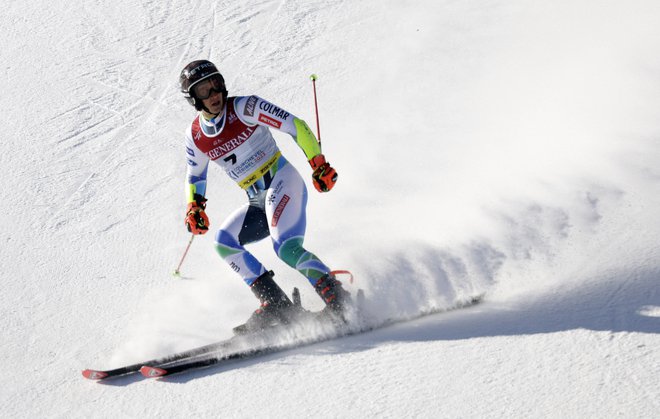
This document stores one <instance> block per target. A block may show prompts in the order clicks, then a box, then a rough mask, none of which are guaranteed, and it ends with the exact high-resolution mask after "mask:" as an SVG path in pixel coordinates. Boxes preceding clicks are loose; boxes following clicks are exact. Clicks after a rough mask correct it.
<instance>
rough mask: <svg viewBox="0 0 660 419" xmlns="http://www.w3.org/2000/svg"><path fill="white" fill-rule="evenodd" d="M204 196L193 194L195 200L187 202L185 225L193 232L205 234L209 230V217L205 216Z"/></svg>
mask: <svg viewBox="0 0 660 419" xmlns="http://www.w3.org/2000/svg"><path fill="white" fill-rule="evenodd" d="M205 208H206V198H204V197H203V196H202V195H198V194H195V200H194V201H192V202H189V203H188V209H187V210H186V221H185V223H186V227H187V228H188V231H190V232H191V233H193V234H206V232H207V231H209V225H210V223H209V217H207V216H206V213H205V212H204V209H205Z"/></svg>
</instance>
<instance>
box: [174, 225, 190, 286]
mask: <svg viewBox="0 0 660 419" xmlns="http://www.w3.org/2000/svg"><path fill="white" fill-rule="evenodd" d="M194 238H195V235H194V234H191V235H190V240H188V246H186V250H185V251H184V252H183V256H181V261H180V262H179V266H177V267H176V269H175V270H174V276H180V275H181V272H179V269H181V265H183V260H184V259H185V258H186V255H187V254H188V250H189V249H190V245H191V244H192V242H193V239H194Z"/></svg>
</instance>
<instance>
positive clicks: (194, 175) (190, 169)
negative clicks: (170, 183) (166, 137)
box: [186, 129, 210, 203]
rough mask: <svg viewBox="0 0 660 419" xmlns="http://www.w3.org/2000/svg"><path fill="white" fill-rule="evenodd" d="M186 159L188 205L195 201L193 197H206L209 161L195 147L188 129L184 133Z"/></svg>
mask: <svg viewBox="0 0 660 419" xmlns="http://www.w3.org/2000/svg"><path fill="white" fill-rule="evenodd" d="M186 158H187V160H188V165H187V170H186V202H188V203H190V202H193V201H194V200H195V195H200V196H202V197H204V196H206V174H207V172H208V168H209V161H210V159H209V157H208V156H207V155H206V154H204V153H202V151H201V150H200V149H199V148H197V146H196V145H195V142H194V141H193V139H192V133H191V130H190V129H188V132H187V133H186Z"/></svg>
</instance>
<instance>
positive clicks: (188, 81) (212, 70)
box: [179, 60, 228, 111]
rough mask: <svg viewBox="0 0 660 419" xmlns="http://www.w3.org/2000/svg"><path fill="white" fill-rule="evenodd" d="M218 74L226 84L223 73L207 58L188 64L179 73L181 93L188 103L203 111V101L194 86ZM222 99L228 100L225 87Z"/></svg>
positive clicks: (223, 83)
mask: <svg viewBox="0 0 660 419" xmlns="http://www.w3.org/2000/svg"><path fill="white" fill-rule="evenodd" d="M215 74H217V75H218V76H220V79H221V80H222V85H223V86H224V85H225V79H224V78H223V77H222V74H220V72H219V71H218V69H217V68H216V66H215V64H213V63H212V62H210V61H207V60H196V61H193V62H191V63H190V64H188V65H187V66H185V67H184V68H183V70H181V74H180V75H179V86H180V87H181V93H183V96H184V97H185V98H186V100H187V101H188V103H190V104H191V105H193V106H194V107H195V109H197V110H198V111H201V110H202V109H204V105H203V104H202V101H201V100H199V99H197V98H196V97H195V93H194V92H193V90H192V88H193V87H194V85H195V84H197V83H199V82H200V81H202V80H204V79H207V78H209V77H211V76H213V75H215ZM221 93H222V99H223V102H225V101H226V100H227V94H228V93H227V89H226V88H224V87H223V91H222V92H221Z"/></svg>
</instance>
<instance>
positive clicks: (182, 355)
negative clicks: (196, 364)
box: [82, 337, 235, 381]
mask: <svg viewBox="0 0 660 419" xmlns="http://www.w3.org/2000/svg"><path fill="white" fill-rule="evenodd" d="M234 338H235V337H232V338H229V339H226V340H223V341H220V342H215V343H211V344H208V345H204V346H200V347H197V348H193V349H189V350H187V351H182V352H178V353H175V354H172V355H167V356H164V357H161V358H155V359H151V360H149V361H143V362H139V363H137V364H132V365H126V366H123V367H119V368H115V369H112V370H94V369H86V370H83V372H82V375H83V377H85V378H87V379H89V380H96V381H99V380H105V379H107V378H113V377H121V376H124V375H129V374H134V373H137V372H139V371H140V368H142V366H143V365H166V364H169V363H172V362H176V361H181V360H184V359H187V358H194V357H197V356H200V355H204V354H209V353H213V352H215V351H217V350H220V349H223V348H226V347H228V346H230V345H231V344H232V343H234Z"/></svg>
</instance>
